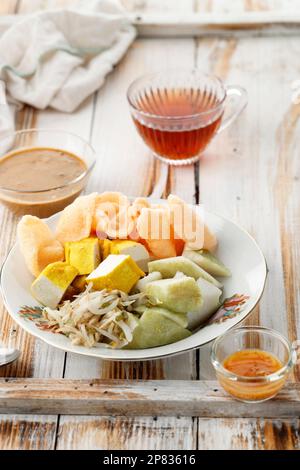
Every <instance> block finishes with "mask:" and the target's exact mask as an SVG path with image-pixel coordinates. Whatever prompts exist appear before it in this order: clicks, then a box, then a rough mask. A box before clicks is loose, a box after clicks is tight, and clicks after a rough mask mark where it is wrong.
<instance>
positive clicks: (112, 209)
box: [92, 192, 134, 239]
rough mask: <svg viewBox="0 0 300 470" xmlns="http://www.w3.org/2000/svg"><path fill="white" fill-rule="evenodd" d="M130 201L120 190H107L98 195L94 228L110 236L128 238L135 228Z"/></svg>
mask: <svg viewBox="0 0 300 470" xmlns="http://www.w3.org/2000/svg"><path fill="white" fill-rule="evenodd" d="M129 207H130V202H129V200H128V198H127V197H126V196H124V194H122V193H118V192H105V193H102V194H98V195H97V196H96V202H95V211H94V216H93V224H92V228H93V230H94V231H95V232H96V233H99V234H102V233H105V234H106V235H107V236H108V237H109V238H113V239H115V238H121V239H122V238H125V239H126V238H127V237H128V236H129V234H130V233H131V231H132V230H133V226H134V223H133V220H132V219H131V217H130V216H129V214H128V210H129Z"/></svg>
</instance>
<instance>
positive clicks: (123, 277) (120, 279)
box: [86, 255, 144, 293]
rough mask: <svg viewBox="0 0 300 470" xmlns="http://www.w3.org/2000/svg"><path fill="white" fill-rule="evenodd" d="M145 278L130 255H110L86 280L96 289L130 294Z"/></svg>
mask: <svg viewBox="0 0 300 470" xmlns="http://www.w3.org/2000/svg"><path fill="white" fill-rule="evenodd" d="M143 276H144V272H143V271H142V270H141V269H140V268H139V267H138V265H137V264H136V263H135V262H134V261H133V259H132V258H131V257H130V256H129V255H109V256H108V257H107V258H106V259H105V260H104V261H103V262H102V263H101V264H100V265H99V266H98V268H97V269H95V271H94V272H92V273H91V274H90V275H89V276H88V277H87V279H86V281H87V283H89V282H92V284H93V287H94V289H96V290H102V289H108V290H114V289H117V290H121V291H123V292H126V293H128V292H130V290H131V289H132V287H133V286H134V285H135V284H136V283H137V281H138V280H139V279H140V278H141V277H143Z"/></svg>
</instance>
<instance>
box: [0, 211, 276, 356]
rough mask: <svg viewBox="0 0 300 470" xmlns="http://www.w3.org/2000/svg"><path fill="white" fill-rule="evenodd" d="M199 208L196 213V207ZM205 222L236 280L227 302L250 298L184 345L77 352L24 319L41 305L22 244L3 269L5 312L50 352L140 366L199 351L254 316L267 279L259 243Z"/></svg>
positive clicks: (222, 224) (227, 285)
mask: <svg viewBox="0 0 300 470" xmlns="http://www.w3.org/2000/svg"><path fill="white" fill-rule="evenodd" d="M195 208H196V209H197V207H196V206H195ZM58 217H59V214H56V215H54V216H53V217H51V218H50V219H48V220H47V221H46V222H47V224H48V225H49V227H50V228H52V229H54V227H55V225H56V222H57V220H58ZM205 222H206V223H207V225H208V226H209V227H210V229H211V230H212V231H213V232H214V233H215V234H216V236H217V238H218V240H219V248H218V252H217V256H218V257H219V258H220V259H221V260H222V261H223V262H224V264H225V265H226V266H228V268H229V269H230V270H231V272H232V277H230V278H226V279H225V278H223V279H222V282H223V283H224V294H223V300H224V299H227V298H230V297H232V296H233V295H235V294H237V295H241V296H245V297H242V298H241V299H239V298H237V297H235V298H234V299H233V302H227V305H226V309H223V310H222V311H221V312H220V314H219V316H220V318H219V319H217V320H216V321H214V322H213V323H211V324H207V325H206V326H204V327H202V328H201V329H199V330H198V331H196V332H195V333H193V334H192V335H191V336H190V337H188V338H186V339H184V340H182V341H178V342H177V343H173V344H169V345H167V346H160V347H157V348H150V349H139V350H118V349H103V348H87V347H84V346H73V345H72V343H71V341H70V340H69V339H68V338H67V337H65V336H63V335H60V334H55V333H52V332H47V331H43V330H40V329H39V328H38V327H37V326H36V325H35V323H34V322H33V321H30V320H28V319H26V318H23V317H21V316H20V314H19V309H20V308H21V307H22V306H24V305H27V306H36V305H37V301H36V300H35V299H34V298H33V297H32V296H31V294H30V285H31V283H32V281H33V278H32V276H31V274H30V273H29V272H28V270H27V268H26V266H25V263H24V261H23V257H22V255H21V253H20V248H19V246H18V243H16V244H15V245H14V247H13V248H12V250H11V251H10V253H9V255H8V257H7V259H6V261H5V263H4V265H3V267H2V272H1V291H2V295H3V298H4V302H5V306H6V308H7V310H8V311H9V313H10V315H11V316H12V318H13V319H14V320H15V321H16V323H18V324H19V325H20V326H21V327H22V328H24V330H26V331H27V332H28V333H30V334H32V335H33V336H36V337H37V338H40V339H42V340H43V341H45V342H46V343H48V344H50V345H51V346H55V347H56V348H59V349H63V350H64V351H69V352H72V353H77V354H83V355H86V356H91V357H99V358H102V359H107V360H118V361H137V360H148V359H154V358H159V357H165V356H171V355H174V354H180V353H182V352H184V351H189V350H191V349H195V348H199V347H200V346H202V345H203V344H205V343H208V342H210V341H212V340H213V339H215V338H217V337H218V336H219V335H221V334H222V333H224V332H225V331H227V330H228V329H229V328H232V327H233V326H234V325H236V324H237V323H239V322H240V321H242V320H243V319H245V317H247V315H249V314H250V313H251V311H252V310H253V309H254V307H255V306H256V304H257V303H258V301H259V300H260V298H261V296H262V293H263V290H264V285H265V281H266V275H267V267H266V262H265V258H264V256H263V254H262V252H261V250H260V248H259V247H258V245H257V244H256V242H255V241H254V239H253V238H252V237H251V236H250V235H249V234H248V233H247V232H246V231H245V230H243V229H242V228H241V227H239V226H238V225H236V224H234V223H233V222H230V221H229V220H226V219H224V218H222V217H219V216H217V215H214V214H211V213H208V212H206V213H205Z"/></svg>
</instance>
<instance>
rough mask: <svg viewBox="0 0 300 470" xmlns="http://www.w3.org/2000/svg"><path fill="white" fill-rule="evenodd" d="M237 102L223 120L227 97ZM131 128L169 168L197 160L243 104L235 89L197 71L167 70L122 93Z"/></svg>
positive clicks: (242, 95)
mask: <svg viewBox="0 0 300 470" xmlns="http://www.w3.org/2000/svg"><path fill="white" fill-rule="evenodd" d="M231 96H235V97H236V98H237V103H236V107H235V110H234V111H233V112H232V113H231V114H230V116H228V117H226V118H224V111H225V104H226V102H227V98H228V97H231ZM127 98H128V102H129V105H130V110H131V115H132V118H133V121H134V123H135V125H136V128H137V130H138V132H139V134H140V136H141V137H142V139H143V140H144V142H145V143H146V145H148V147H149V148H150V149H151V150H152V151H153V153H154V156H155V157H156V158H159V159H160V160H162V161H164V162H166V163H168V164H170V165H186V164H190V163H193V162H195V161H197V160H198V158H199V155H200V154H201V153H202V152H203V151H204V150H205V148H206V147H207V145H208V144H209V143H210V141H211V140H212V138H213V137H214V135H215V134H217V133H219V132H221V131H222V130H224V129H225V128H226V127H228V126H229V125H230V124H231V123H232V122H233V121H234V120H235V119H236V118H237V117H238V116H239V114H240V113H241V112H242V110H243V109H244V108H245V106H246V105H247V93H246V91H245V90H244V89H243V88H241V87H239V86H225V85H224V84H223V82H222V81H221V80H220V79H219V78H218V77H215V76H213V75H207V74H204V73H202V72H200V71H199V70H169V71H165V72H160V73H153V74H149V75H145V76H143V77H141V78H138V79H137V80H135V81H134V82H133V83H132V84H131V85H130V87H129V89H128V93H127Z"/></svg>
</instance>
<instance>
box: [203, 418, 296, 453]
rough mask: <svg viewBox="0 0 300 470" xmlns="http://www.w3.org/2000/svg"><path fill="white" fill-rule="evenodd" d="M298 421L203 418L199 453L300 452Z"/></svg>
mask: <svg viewBox="0 0 300 470" xmlns="http://www.w3.org/2000/svg"><path fill="white" fill-rule="evenodd" d="M299 431H300V421H299V419H297V418H294V419H289V420H285V421H282V420H275V419H274V420H269V419H264V418H261V419H251V418H250V419H249V418H248V419H243V418H238V419H230V418H221V419H218V420H216V419H213V418H203V419H201V425H200V426H199V432H198V447H197V448H198V449H199V450H228V449H231V450H299V448H300V440H299Z"/></svg>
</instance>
